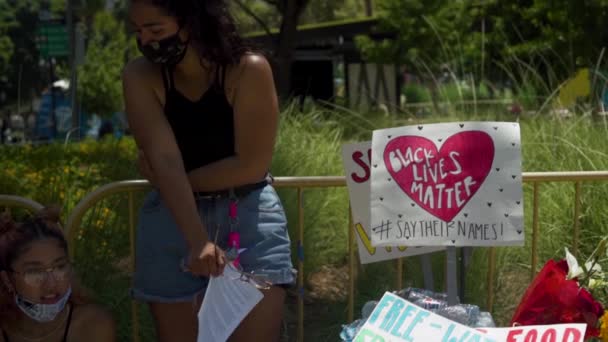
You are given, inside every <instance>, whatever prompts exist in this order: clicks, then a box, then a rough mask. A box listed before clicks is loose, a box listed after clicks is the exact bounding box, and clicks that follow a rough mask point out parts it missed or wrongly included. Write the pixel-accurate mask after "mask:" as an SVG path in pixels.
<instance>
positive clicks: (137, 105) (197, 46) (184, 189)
mask: <svg viewBox="0 0 608 342" xmlns="http://www.w3.org/2000/svg"><path fill="white" fill-rule="evenodd" d="M129 19H130V22H131V25H132V27H133V30H134V31H135V33H136V38H137V44H138V47H139V49H140V51H141V52H142V54H143V56H144V57H140V58H137V59H135V60H134V61H132V62H130V63H129V64H128V65H127V67H126V68H125V70H124V72H123V87H124V97H125V105H126V111H127V116H128V120H129V126H130V128H131V130H132V132H133V135H134V137H135V141H136V143H137V145H138V147H139V149H140V158H139V167H140V170H141V171H142V173H143V175H144V176H145V177H146V178H147V179H148V180H150V181H151V183H152V184H153V185H154V186H155V190H153V191H152V192H151V193H150V194H148V196H147V197H146V199H145V201H144V204H143V207H142V208H141V211H140V217H139V224H138V232H137V256H136V258H137V260H136V272H135V275H134V277H135V285H134V288H133V291H132V292H133V296H134V297H135V298H136V299H139V300H141V301H145V302H147V303H148V304H149V307H150V309H151V312H152V314H153V316H154V319H155V323H156V330H157V336H158V339H159V340H160V341H163V342H169V341H180V342H181V341H184V342H189V341H195V340H196V336H197V329H198V328H197V327H198V326H197V325H198V323H197V312H198V310H199V308H200V304H201V302H202V299H203V296H204V291H205V288H206V286H207V283H208V277H209V276H216V275H219V274H221V273H222V272H223V268H224V266H225V265H226V262H227V261H226V253H225V251H226V252H227V254H228V256H229V258H228V259H229V260H232V259H233V258H234V257H236V256H237V252H240V254H238V258H239V264H240V267H242V269H243V271H244V272H249V273H250V272H253V273H254V274H257V275H260V276H261V277H263V278H264V279H265V280H267V281H268V282H269V283H271V284H272V286H270V287H269V288H268V289H265V290H263V293H264V298H263V299H262V301H261V302H260V303H259V304H258V305H257V306H256V307H255V308H254V309H253V310H252V311H251V312H250V313H249V315H248V316H247V317H246V318H245V319H244V320H243V322H242V323H241V324H240V326H239V327H238V328H237V329H236V331H235V332H234V333H233V335H232V337H231V339H230V340H231V341H276V340H278V338H279V331H280V326H281V321H282V312H283V303H284V300H285V287H286V286H289V285H291V284H293V282H294V280H295V271H294V270H293V267H292V263H291V248H290V240H289V235H288V232H287V222H286V218H285V212H284V210H283V206H282V204H281V201H280V199H279V198H278V196H277V194H276V192H275V190H274V188H273V187H272V186H271V184H270V180H271V177H270V175H269V173H268V172H269V168H270V164H271V160H272V154H273V148H274V143H275V137H276V134H277V126H278V112H279V110H278V101H277V96H276V92H275V87H274V82H273V77H272V70H271V68H270V65H269V63H268V61H267V60H266V59H265V58H264V57H263V56H262V55H259V54H256V53H254V52H252V51H251V50H250V49H248V48H247V47H246V46H245V45H244V43H243V41H242V40H241V38H240V37H239V35H238V34H237V32H236V29H235V26H234V22H233V19H232V17H231V16H230V14H229V12H228V8H227V4H226V2H225V0H131V1H130V8H129ZM229 237H230V241H231V245H230V246H228V240H229ZM215 242H217V245H216V243H215ZM232 243H234V244H232ZM229 247H230V248H229Z"/></svg>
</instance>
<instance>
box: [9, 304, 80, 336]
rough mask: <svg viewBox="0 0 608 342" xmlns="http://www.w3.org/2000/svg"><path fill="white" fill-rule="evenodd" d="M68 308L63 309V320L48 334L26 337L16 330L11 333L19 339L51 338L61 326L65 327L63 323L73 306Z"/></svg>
mask: <svg viewBox="0 0 608 342" xmlns="http://www.w3.org/2000/svg"><path fill="white" fill-rule="evenodd" d="M66 309H68V310H63V317H62V320H61V322H60V323H58V324H57V326H56V327H55V328H54V329H53V330H52V331H51V332H49V333H48V334H46V335H44V336H42V337H35V338H34V337H26V336H24V335H22V334H21V333H18V334H17V333H15V332H12V333H11V335H14V336H15V337H18V338H19V339H21V340H26V341H43V340H45V339H47V338H49V337H50V336H53V335H54V334H55V333H57V331H58V330H59V328H61V327H63V324H64V323H65V321H66V320H67V317H68V315H67V312H68V311H69V310H71V309H72V308H71V306H68V307H66ZM7 331H9V330H8V329H7ZM6 342H9V341H6Z"/></svg>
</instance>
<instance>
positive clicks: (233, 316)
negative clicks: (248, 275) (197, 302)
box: [198, 266, 264, 342]
mask: <svg viewBox="0 0 608 342" xmlns="http://www.w3.org/2000/svg"><path fill="white" fill-rule="evenodd" d="M239 277H240V273H238V272H237V271H236V270H234V269H233V268H232V267H228V266H227V267H225V268H224V275H222V276H219V277H211V279H210V280H209V285H208V286H207V291H206V292H205V298H204V300H203V304H202V305H201V309H200V311H199V312H198V342H209V341H213V342H222V341H226V340H228V338H229V337H230V335H231V334H232V332H234V330H235V329H236V328H237V327H238V326H239V324H240V323H241V321H242V320H243V319H244V318H245V317H246V316H247V314H249V312H250V311H251V310H252V309H253V308H254V307H255V306H256V305H257V303H259V302H260V301H261V300H262V298H264V295H263V294H262V292H261V291H260V290H258V289H257V288H256V287H255V286H253V285H251V284H250V283H249V282H245V281H242V280H240V279H239Z"/></svg>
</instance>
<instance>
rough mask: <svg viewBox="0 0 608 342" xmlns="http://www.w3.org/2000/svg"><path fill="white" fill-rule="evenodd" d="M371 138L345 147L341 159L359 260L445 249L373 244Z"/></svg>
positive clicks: (365, 261) (366, 261) (367, 261)
mask: <svg viewBox="0 0 608 342" xmlns="http://www.w3.org/2000/svg"><path fill="white" fill-rule="evenodd" d="M371 148H372V143H371V141H368V142H362V143H355V144H346V145H343V146H342V162H343V164H344V172H345V175H346V185H347V186H348V195H349V198H350V205H351V209H352V214H353V224H354V229H355V231H354V233H355V235H356V236H357V237H358V238H357V244H358V246H359V248H358V249H359V259H360V260H361V263H362V264H368V263H372V262H377V261H383V260H389V259H397V258H401V257H406V256H413V255H419V254H424V253H431V252H436V251H439V250H443V249H444V248H443V247H406V246H399V247H390V246H388V247H381V248H377V247H374V246H372V244H371V229H370V202H369V198H370V185H371V179H370V178H371Z"/></svg>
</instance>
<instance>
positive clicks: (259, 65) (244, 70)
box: [233, 52, 272, 76]
mask: <svg viewBox="0 0 608 342" xmlns="http://www.w3.org/2000/svg"><path fill="white" fill-rule="evenodd" d="M233 69H234V71H233V72H236V73H237V74H240V75H243V74H249V75H251V74H253V75H257V76H261V75H263V74H270V75H272V67H271V66H270V63H269V61H268V59H267V58H266V57H265V56H264V55H262V54H258V53H252V52H251V53H246V54H244V55H243V57H241V60H240V61H239V64H238V65H235V66H234V67H233Z"/></svg>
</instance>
